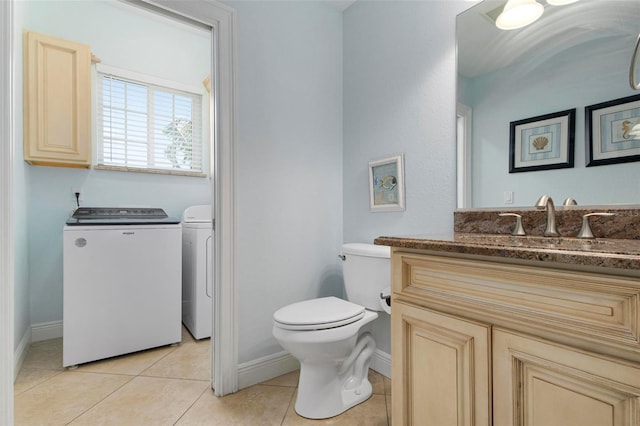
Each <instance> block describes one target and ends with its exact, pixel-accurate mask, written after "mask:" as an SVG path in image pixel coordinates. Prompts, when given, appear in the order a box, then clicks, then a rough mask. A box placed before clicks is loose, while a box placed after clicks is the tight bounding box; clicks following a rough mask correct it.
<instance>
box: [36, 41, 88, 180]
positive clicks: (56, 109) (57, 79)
mask: <svg viewBox="0 0 640 426" xmlns="http://www.w3.org/2000/svg"><path fill="white" fill-rule="evenodd" d="M24 159H25V161H27V162H28V163H29V164H36V165H45V166H65V167H89V166H90V164H91V52H90V48H89V46H88V45H85V44H80V43H76V42H73V41H68V40H63V39H59V38H56V37H51V36H48V35H45V34H39V33H35V32H31V31H26V32H25V33H24Z"/></svg>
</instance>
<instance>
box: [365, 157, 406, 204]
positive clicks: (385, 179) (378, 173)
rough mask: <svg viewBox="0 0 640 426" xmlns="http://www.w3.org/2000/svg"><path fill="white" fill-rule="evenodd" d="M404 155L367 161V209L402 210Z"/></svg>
mask: <svg viewBox="0 0 640 426" xmlns="http://www.w3.org/2000/svg"><path fill="white" fill-rule="evenodd" d="M403 163H404V155H403V154H400V155H396V156H394V157H388V158H382V159H380V160H373V161H370V162H369V202H370V204H369V210H370V211H372V212H398V211H404V209H405V207H404V164H403Z"/></svg>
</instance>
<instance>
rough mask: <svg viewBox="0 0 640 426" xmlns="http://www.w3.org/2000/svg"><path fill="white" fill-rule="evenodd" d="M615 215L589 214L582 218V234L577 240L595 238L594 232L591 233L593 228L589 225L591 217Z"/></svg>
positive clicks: (610, 214) (613, 214)
mask: <svg viewBox="0 0 640 426" xmlns="http://www.w3.org/2000/svg"><path fill="white" fill-rule="evenodd" d="M615 215H616V214H615V213H587V214H585V215H584V216H582V227H581V228H580V232H578V235H577V236H576V238H595V235H593V232H592V231H591V226H590V225H589V217H591V216H615Z"/></svg>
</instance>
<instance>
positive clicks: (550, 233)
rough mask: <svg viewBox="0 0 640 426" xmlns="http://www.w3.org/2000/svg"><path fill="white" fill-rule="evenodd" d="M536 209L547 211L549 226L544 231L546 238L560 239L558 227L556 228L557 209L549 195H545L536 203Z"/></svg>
mask: <svg viewBox="0 0 640 426" xmlns="http://www.w3.org/2000/svg"><path fill="white" fill-rule="evenodd" d="M536 208H537V209H540V210H547V225H546V228H545V230H544V236H545V237H558V236H560V234H559V233H558V227H557V226H556V208H555V206H554V205H553V199H552V198H551V197H549V196H548V195H543V196H542V197H540V198H539V199H538V201H537V202H536Z"/></svg>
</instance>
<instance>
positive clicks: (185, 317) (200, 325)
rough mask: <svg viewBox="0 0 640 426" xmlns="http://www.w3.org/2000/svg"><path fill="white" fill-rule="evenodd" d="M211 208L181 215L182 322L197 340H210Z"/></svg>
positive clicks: (204, 207)
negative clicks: (208, 338)
mask: <svg viewBox="0 0 640 426" xmlns="http://www.w3.org/2000/svg"><path fill="white" fill-rule="evenodd" d="M213 247H214V246H213V231H212V211H211V205H198V206H191V207H188V208H187V209H186V210H185V211H184V213H183V215H182V323H183V324H184V325H185V326H186V327H187V329H188V330H189V332H191V334H192V335H193V337H194V338H196V339H205V338H207V337H211V323H212V304H213V299H212V297H213V254H214V252H213Z"/></svg>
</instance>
